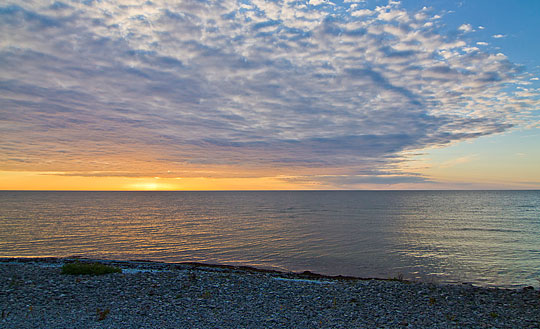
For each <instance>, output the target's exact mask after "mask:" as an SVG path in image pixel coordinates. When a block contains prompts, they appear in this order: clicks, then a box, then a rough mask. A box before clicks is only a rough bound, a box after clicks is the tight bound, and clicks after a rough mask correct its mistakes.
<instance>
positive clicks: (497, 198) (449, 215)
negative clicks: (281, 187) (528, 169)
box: [0, 191, 540, 288]
mask: <svg viewBox="0 0 540 329" xmlns="http://www.w3.org/2000/svg"><path fill="white" fill-rule="evenodd" d="M75 256H79V257H88V258H97V259H115V260H151V261H163V262H172V263H179V262H200V263H207V264H228V265H244V266H253V267H257V268H263V269H270V270H279V271H294V272H303V271H311V272H314V273H319V274H325V275H345V276H356V277H362V278H403V279H408V280H416V281H423V282H434V283H441V284H447V283H452V284H456V283H458V284H461V283H465V284H472V285H477V286H487V287H501V288H518V287H524V286H534V287H538V286H540V191H250V192H31V191H1V192H0V257H75Z"/></svg>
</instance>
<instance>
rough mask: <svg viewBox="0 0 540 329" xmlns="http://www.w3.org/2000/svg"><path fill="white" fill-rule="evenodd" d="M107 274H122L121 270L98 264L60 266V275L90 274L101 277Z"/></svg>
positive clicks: (77, 263)
mask: <svg viewBox="0 0 540 329" xmlns="http://www.w3.org/2000/svg"><path fill="white" fill-rule="evenodd" d="M108 273H122V269H121V268H118V267H114V266H109V265H105V264H100V263H81V262H75V263H67V264H64V265H63V266H62V274H73V275H78V274H90V275H102V274H108Z"/></svg>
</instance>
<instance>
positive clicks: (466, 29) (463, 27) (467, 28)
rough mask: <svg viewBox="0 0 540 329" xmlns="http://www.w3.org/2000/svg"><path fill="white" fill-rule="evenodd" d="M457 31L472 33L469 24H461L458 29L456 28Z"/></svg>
mask: <svg viewBox="0 0 540 329" xmlns="http://www.w3.org/2000/svg"><path fill="white" fill-rule="evenodd" d="M458 30H460V31H463V32H465V33H467V32H472V31H474V29H473V27H472V25H471V24H462V25H461V26H460V27H458Z"/></svg>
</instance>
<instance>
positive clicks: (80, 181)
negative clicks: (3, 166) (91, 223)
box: [0, 171, 321, 191]
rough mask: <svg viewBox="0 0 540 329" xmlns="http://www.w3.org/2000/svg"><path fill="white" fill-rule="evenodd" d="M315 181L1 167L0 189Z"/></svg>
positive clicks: (247, 186)
mask: <svg viewBox="0 0 540 329" xmlns="http://www.w3.org/2000/svg"><path fill="white" fill-rule="evenodd" d="M320 188H321V187H320V186H317V185H313V184H293V183H290V182H287V180H285V179H283V177H255V178H208V177H187V178H160V177H85V176H65V175H62V173H48V172H11V171H0V190H44V191H45V190H67V191H182V190H185V191H205V190H298V189H320Z"/></svg>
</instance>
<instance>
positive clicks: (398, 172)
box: [0, 0, 540, 189]
mask: <svg viewBox="0 0 540 329" xmlns="http://www.w3.org/2000/svg"><path fill="white" fill-rule="evenodd" d="M539 14H540V3H539V2H538V1H519V2H508V1H403V2H398V1H348V0H346V1H329V0H328V1H323V0H310V1H264V0H252V1H250V0H242V1H236V0H235V1H227V0H226V1H179V2H171V1H147V2H144V3H142V2H139V1H63V2H61V1H25V2H20V1H9V0H8V1H5V2H4V3H3V5H0V40H1V41H0V70H1V72H2V74H1V75H0V119H1V122H0V125H1V127H2V131H3V133H2V135H3V138H2V140H0V149H1V150H2V152H1V153H2V155H0V171H2V173H3V174H2V177H3V178H2V179H3V180H4V181H3V184H4V186H1V185H0V188H14V187H13V186H15V185H13V184H14V183H13V182H14V181H15V180H20V177H21V176H20V175H24V173H28V174H29V175H30V174H31V175H32V177H34V178H33V179H35V177H38V176H40V177H44V176H47V177H50V176H54V177H55V178H57V182H59V183H58V184H59V185H58V186H57V187H51V188H58V189H62V185H61V182H62V179H63V178H65V177H85V178H89V177H94V178H96V179H98V178H99V179H107V178H111V179H112V178H118V177H123V178H132V179H147V178H152V179H162V180H168V182H169V183H168V184H167V185H166V186H168V187H167V188H170V189H182V188H187V187H186V186H188V185H186V186H182V185H178V184H179V183H178V184H177V182H179V181H180V180H184V181H187V180H189V179H191V180H197V179H199V180H200V179H205V180H215V181H219V180H220V179H222V180H231V179H237V180H245V181H247V180H249V179H254V180H256V179H261V178H265V179H272V180H273V181H274V183H275V182H280V184H278V185H273V186H274V187H276V186H279V187H280V188H322V189H340V188H345V189H355V188H369V189H377V188H383V189H384V188H540V173H539V172H538V171H537V170H535V169H534V168H535V164H536V163H538V160H540V155H539V153H538V152H539V151H538V150H537V149H538V147H537V146H536V145H537V144H538V142H539V141H540V138H539V137H538V136H539V126H540V125H539V123H540V113H539V110H540V109H539V102H540V101H539V100H540V97H539V95H540V93H539V91H540V81H539V80H538V79H539V78H540V60H539V59H538V58H540V57H539V56H538V54H539V53H540V46H539V45H540V42H538V41H539V40H538V32H540V23H539V20H538V19H537V18H538V15H539ZM517 148H519V152H516V149H517ZM524 168H526V169H524ZM516 170H521V173H522V174H521V175H516V174H515V172H516ZM477 173H478V174H477ZM486 173H490V174H489V175H488V174H486ZM36 175H37V176H36ZM0 183H2V181H0ZM175 184H177V185H175ZM30 186H31V185H30ZM36 186H37V185H36ZM148 186H154V187H155V186H158V185H155V184H154V185H151V184H150V185H148ZM164 186H165V185H164ZM189 186H191V188H193V184H191V185H189ZM205 186H206V185H205ZM219 186H221V187H220V188H227V185H226V184H225V185H224V184H221V185H219ZM26 188H28V186H27V187H26ZM36 188H37V187H36ZM117 188H118V189H123V188H124V187H121V186H119V187H117ZM234 188H235V189H242V186H241V185H240V186H237V185H234ZM246 188H257V185H256V184H251V185H249V187H246ZM259 188H261V189H265V188H272V186H270V187H269V186H268V185H264V184H262V185H260V186H259Z"/></svg>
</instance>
